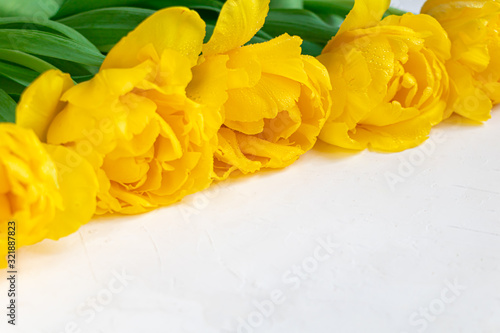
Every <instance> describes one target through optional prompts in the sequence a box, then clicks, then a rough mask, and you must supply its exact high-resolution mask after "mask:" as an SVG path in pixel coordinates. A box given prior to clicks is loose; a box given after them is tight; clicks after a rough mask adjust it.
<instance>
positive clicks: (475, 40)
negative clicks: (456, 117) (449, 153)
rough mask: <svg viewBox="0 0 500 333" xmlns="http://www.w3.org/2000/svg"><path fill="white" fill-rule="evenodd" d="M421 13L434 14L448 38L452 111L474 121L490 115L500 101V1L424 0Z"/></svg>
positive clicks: (483, 119)
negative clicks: (454, 99)
mask: <svg viewBox="0 0 500 333" xmlns="http://www.w3.org/2000/svg"><path fill="white" fill-rule="evenodd" d="M422 13H426V14H429V15H432V16H433V17H435V18H436V19H437V20H438V21H439V23H441V25H442V26H443V28H444V29H445V30H446V32H447V33H448V36H449V38H450V40H451V45H452V48H451V59H450V61H449V62H448V63H447V65H446V66H447V69H448V72H449V73H450V77H451V81H452V83H453V87H454V89H453V93H454V95H455V98H456V103H455V104H454V105H453V109H454V111H455V112H456V113H458V114H460V115H462V116H464V117H467V118H469V119H472V120H475V121H486V120H488V119H489V118H490V117H491V109H492V107H493V104H498V103H499V102H500V58H499V57H498V54H499V53H500V35H499V33H498V25H499V24H500V2H499V1H491V0H490V1H453V0H428V1H427V2H426V3H425V4H424V6H423V8H422Z"/></svg>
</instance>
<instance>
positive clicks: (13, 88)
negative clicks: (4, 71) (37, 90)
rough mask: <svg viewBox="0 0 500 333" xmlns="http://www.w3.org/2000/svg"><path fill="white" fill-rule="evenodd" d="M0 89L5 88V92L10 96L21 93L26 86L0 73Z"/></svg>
mask: <svg viewBox="0 0 500 333" xmlns="http://www.w3.org/2000/svg"><path fill="white" fill-rule="evenodd" d="M0 89H3V90H5V92H6V93H7V94H9V95H11V96H15V95H21V94H22V92H23V91H24V89H26V86H23V85H22V84H19V83H17V82H15V81H13V80H11V79H8V78H6V77H5V76H3V75H0Z"/></svg>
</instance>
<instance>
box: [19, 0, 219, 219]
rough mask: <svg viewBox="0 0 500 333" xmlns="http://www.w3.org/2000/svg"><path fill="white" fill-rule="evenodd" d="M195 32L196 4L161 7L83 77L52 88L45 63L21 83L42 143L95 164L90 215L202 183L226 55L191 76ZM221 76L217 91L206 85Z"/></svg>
mask: <svg viewBox="0 0 500 333" xmlns="http://www.w3.org/2000/svg"><path fill="white" fill-rule="evenodd" d="M204 35H205V23H204V22H203V20H202V19H201V18H200V17H199V15H198V14H197V13H196V12H195V11H191V10H189V9H187V8H182V7H174V8H168V9H165V10H161V11H159V12H157V13H155V14H154V15H152V16H151V17H149V18H148V19H146V20H145V21H144V22H143V23H141V24H140V25H139V26H138V27H137V28H136V29H135V30H134V31H132V32H131V33H130V34H129V35H128V36H126V37H125V38H123V39H122V40H121V41H120V42H119V43H118V44H117V45H116V46H115V47H114V48H113V49H112V50H111V51H110V53H109V54H108V56H107V57H106V59H105V61H104V63H103V65H102V68H101V70H100V72H99V73H98V74H97V75H96V76H95V77H94V78H93V79H92V80H90V81H87V82H84V83H81V84H78V85H76V86H74V87H73V86H71V85H69V87H68V85H63V86H62V87H59V86H55V85H53V84H52V82H53V77H54V76H57V75H61V74H60V73H54V72H47V73H46V74H44V75H42V77H40V78H39V79H38V83H37V84H34V85H32V86H30V87H29V88H28V89H27V92H26V93H25V94H31V95H35V96H39V98H38V99H39V100H40V99H42V97H43V100H44V101H45V102H44V103H42V104H36V103H33V102H32V101H30V100H26V101H25V103H23V102H21V103H20V106H19V110H24V112H25V113H26V116H24V117H23V118H24V119H31V118H32V115H34V116H36V117H38V118H43V121H37V122H36V123H37V124H39V125H40V126H43V129H40V130H39V132H41V133H46V137H47V142H48V143H51V144H58V145H63V146H66V147H68V148H70V149H72V150H74V151H76V152H78V153H79V154H80V155H82V156H84V157H85V158H86V159H87V160H88V161H89V162H90V163H91V164H92V166H93V167H94V169H95V171H96V173H97V175H98V179H99V193H98V196H97V197H98V201H97V213H98V214H105V213H113V212H118V213H123V214H137V213H141V212H146V211H149V210H152V209H154V208H156V207H159V206H161V205H167V204H170V203H173V202H176V201H178V200H180V199H182V198H183V197H184V196H185V195H188V194H190V193H194V192H197V191H200V190H203V189H204V188H206V187H207V186H208V185H209V184H210V183H211V181H212V177H211V176H212V172H213V153H214V149H215V147H216V139H217V136H216V133H217V130H218V129H219V128H220V126H221V124H222V118H221V115H220V112H219V109H220V104H221V103H222V102H223V101H225V93H224V88H225V82H226V79H225V73H226V67H225V65H226V64H225V61H226V59H225V58H220V57H219V58H217V59H215V60H214V62H213V64H212V67H211V68H210V69H207V72H210V71H213V72H214V73H216V74H214V75H213V76H203V75H202V76H201V77H199V78H197V79H196V80H193V74H192V69H193V67H194V66H196V65H197V64H198V58H199V54H200V53H201V50H202V45H203V38H204ZM198 70H199V71H200V72H203V70H204V68H203V67H200V68H199V69H198ZM221 77H222V78H223V80H219V79H220V78H221ZM215 81H220V82H222V83H217V82H215ZM220 85H222V89H220V91H221V92H220V94H217V93H216V92H217V91H219V90H217V91H216V92H213V91H211V90H210V89H209V88H208V87H211V86H220ZM190 95H192V96H193V97H192V98H190ZM204 102H206V103H204ZM202 103H204V104H202ZM31 125H32V127H36V126H37V125H35V124H31Z"/></svg>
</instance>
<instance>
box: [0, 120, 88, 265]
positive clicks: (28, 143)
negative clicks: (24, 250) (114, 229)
mask: <svg viewBox="0 0 500 333" xmlns="http://www.w3.org/2000/svg"><path fill="white" fill-rule="evenodd" d="M96 194H97V179H96V176H95V173H94V171H93V170H92V167H91V166H90V164H88V163H87V162H85V161H84V160H83V159H81V157H79V156H77V155H76V154H75V153H74V152H72V151H71V150H69V149H66V148H64V147H57V146H52V145H46V144H42V143H41V142H40V141H39V139H38V138H37V136H36V135H35V133H34V132H33V131H32V130H28V129H24V128H22V127H20V126H18V125H14V124H8V123H0V268H5V267H6V264H7V262H6V260H5V257H6V255H7V251H8V243H7V236H8V223H9V222H11V221H14V222H15V235H12V234H11V237H13V238H15V241H16V248H17V247H21V246H26V245H31V244H35V243H38V242H40V241H42V240H44V239H46V238H49V239H54V240H56V239H59V238H61V237H64V236H67V235H69V234H71V233H73V232H75V231H76V230H77V229H78V228H79V227H80V226H81V225H82V224H84V223H87V222H88V221H89V220H90V218H91V217H92V215H94V212H95V208H96ZM11 231H13V229H11ZM9 246H10V245H9Z"/></svg>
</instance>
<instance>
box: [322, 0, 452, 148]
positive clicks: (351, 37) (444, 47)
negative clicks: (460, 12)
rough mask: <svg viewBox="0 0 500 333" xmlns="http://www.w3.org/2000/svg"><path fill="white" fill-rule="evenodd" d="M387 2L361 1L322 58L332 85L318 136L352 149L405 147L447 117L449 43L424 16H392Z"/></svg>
mask: <svg viewBox="0 0 500 333" xmlns="http://www.w3.org/2000/svg"><path fill="white" fill-rule="evenodd" d="M389 5H390V1H388V0H370V1H368V0H357V1H356V2H355V5H354V8H353V10H352V11H351V12H350V14H349V15H348V16H347V18H346V20H345V22H344V23H343V24H342V26H341V28H340V30H339V32H338V34H337V35H336V36H335V37H334V38H333V39H332V40H331V41H330V42H329V43H328V45H327V46H326V47H325V49H324V50H323V52H322V54H321V55H320V56H319V57H318V59H319V60H320V61H321V62H322V63H323V64H324V65H325V66H326V67H327V69H328V71H329V73H330V79H331V82H332V86H333V90H332V102H333V108H332V113H331V115H330V117H329V119H328V120H327V122H326V124H325V127H324V128H323V130H322V132H321V134H320V139H321V140H323V141H325V142H327V143H330V144H332V145H336V146H340V147H343V148H348V149H355V150H362V149H365V148H371V149H374V150H378V151H388V152H394V151H401V150H404V149H408V148H412V147H415V146H417V145H419V144H421V143H422V142H423V141H425V140H426V139H427V138H428V135H429V133H430V131H431V128H432V126H434V125H436V124H438V123H439V122H441V121H442V120H443V119H445V118H447V117H448V116H449V114H450V111H449V110H448V109H447V103H448V101H449V95H450V93H449V78H448V74H447V72H446V68H445V65H444V63H445V62H446V60H448V59H449V58H450V41H449V40H448V38H447V36H446V32H445V31H444V30H443V29H442V28H441V26H440V25H439V23H438V22H437V21H436V20H435V19H434V18H432V17H430V16H427V15H413V14H410V13H409V14H405V15H403V16H388V17H386V18H385V19H383V20H382V21H380V19H381V18H382V16H383V14H384V12H385V11H386V10H387V8H388V7H389Z"/></svg>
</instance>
